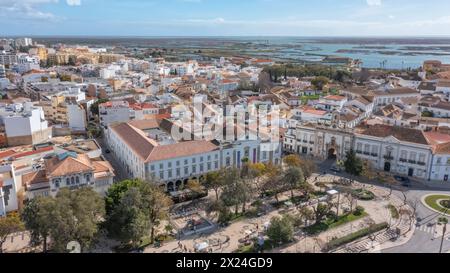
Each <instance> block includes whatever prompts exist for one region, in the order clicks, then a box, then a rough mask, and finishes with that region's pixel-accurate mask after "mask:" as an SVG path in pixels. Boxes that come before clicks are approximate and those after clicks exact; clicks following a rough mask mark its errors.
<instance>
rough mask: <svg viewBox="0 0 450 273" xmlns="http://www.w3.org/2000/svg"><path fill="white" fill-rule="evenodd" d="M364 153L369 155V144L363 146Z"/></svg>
mask: <svg viewBox="0 0 450 273" xmlns="http://www.w3.org/2000/svg"><path fill="white" fill-rule="evenodd" d="M364 153H365V154H368V153H370V145H369V144H366V145H364Z"/></svg>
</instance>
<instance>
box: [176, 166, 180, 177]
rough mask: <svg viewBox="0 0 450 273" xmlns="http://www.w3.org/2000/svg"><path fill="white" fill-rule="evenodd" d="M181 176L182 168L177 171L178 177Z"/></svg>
mask: <svg viewBox="0 0 450 273" xmlns="http://www.w3.org/2000/svg"><path fill="white" fill-rule="evenodd" d="M179 176H181V170H180V168H178V169H177V177H179Z"/></svg>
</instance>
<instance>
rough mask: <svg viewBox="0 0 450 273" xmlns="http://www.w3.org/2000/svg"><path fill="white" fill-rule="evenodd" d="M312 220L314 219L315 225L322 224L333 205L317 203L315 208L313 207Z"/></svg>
mask: <svg viewBox="0 0 450 273" xmlns="http://www.w3.org/2000/svg"><path fill="white" fill-rule="evenodd" d="M312 208H313V211H314V218H315V219H316V224H318V223H320V222H322V221H323V220H324V219H325V217H326V216H327V215H328V214H329V213H330V211H331V210H332V209H333V205H332V204H331V203H319V204H317V206H313V207H312Z"/></svg>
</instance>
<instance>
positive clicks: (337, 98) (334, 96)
mask: <svg viewBox="0 0 450 273" xmlns="http://www.w3.org/2000/svg"><path fill="white" fill-rule="evenodd" d="M325 99H326V100H335V101H342V100H345V97H343V96H336V95H331V96H326V97H325Z"/></svg>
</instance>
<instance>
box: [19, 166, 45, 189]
mask: <svg viewBox="0 0 450 273" xmlns="http://www.w3.org/2000/svg"><path fill="white" fill-rule="evenodd" d="M48 182H49V180H48V178H47V175H46V172H45V170H39V171H37V172H32V173H27V174H24V175H22V185H23V186H27V185H33V184H39V183H48Z"/></svg>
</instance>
